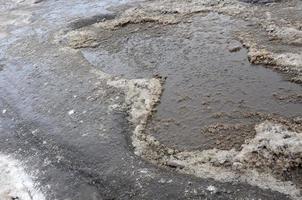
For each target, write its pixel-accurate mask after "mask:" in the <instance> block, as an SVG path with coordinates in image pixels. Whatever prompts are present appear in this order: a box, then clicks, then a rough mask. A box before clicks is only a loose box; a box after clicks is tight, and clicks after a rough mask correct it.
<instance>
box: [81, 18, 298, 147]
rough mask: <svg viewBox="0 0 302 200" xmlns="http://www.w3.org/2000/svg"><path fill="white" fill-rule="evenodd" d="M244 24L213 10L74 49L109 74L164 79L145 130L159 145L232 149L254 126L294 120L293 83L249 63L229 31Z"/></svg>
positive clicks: (125, 31)
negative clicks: (97, 47)
mask: <svg viewBox="0 0 302 200" xmlns="http://www.w3.org/2000/svg"><path fill="white" fill-rule="evenodd" d="M244 26H245V22H243V21H238V20H233V19H231V18H230V17H227V16H225V15H219V14H214V13H211V14H207V15H199V16H195V17H194V18H193V19H186V20H185V21H184V22H183V23H180V24H177V25H169V26H168V27H165V26H159V25H156V24H154V23H145V24H143V25H142V24H138V25H129V26H127V27H124V28H121V29H119V30H116V31H113V32H112V33H111V35H110V36H106V33H105V34H104V35H103V37H104V38H105V39H104V41H102V43H101V44H100V48H99V49H97V50H96V49H85V50H82V51H83V54H84V56H85V57H86V58H87V60H89V61H90V62H91V63H92V64H93V65H95V66H96V67H98V68H100V69H101V70H102V71H105V72H106V73H109V74H113V75H118V76H123V77H126V78H142V77H151V76H153V75H154V74H160V75H161V76H164V77H167V79H166V82H165V86H164V92H163V94H162V97H161V102H160V104H159V105H158V109H157V112H156V113H155V114H154V116H153V118H152V120H151V121H149V124H148V127H147V128H148V130H147V131H148V134H151V135H154V136H155V137H156V138H157V139H158V140H159V141H161V142H162V143H163V144H165V145H167V146H171V147H176V148H178V149H185V150H192V149H199V150H205V149H212V148H218V149H232V148H236V149H240V148H241V145H242V144H243V143H244V142H245V140H249V139H252V138H253V137H254V136H255V133H256V132H255V129H254V127H255V124H257V123H259V122H262V121H263V120H265V119H273V120H277V121H280V118H285V119H289V120H291V119H294V118H295V117H298V116H299V115H300V114H301V94H302V89H301V86H300V85H297V84H293V83H290V82H288V81H286V80H285V77H284V76H282V75H280V74H278V73H276V72H274V71H273V70H270V69H266V68H264V67H262V66H253V65H251V64H250V63H249V61H248V59H247V51H246V50H245V49H244V48H242V46H241V44H240V43H239V42H238V41H236V40H235V38H234V35H233V33H234V32H235V31H239V30H240V29H242V28H243V27H244ZM107 34H108V33H107ZM291 97H293V98H291Z"/></svg>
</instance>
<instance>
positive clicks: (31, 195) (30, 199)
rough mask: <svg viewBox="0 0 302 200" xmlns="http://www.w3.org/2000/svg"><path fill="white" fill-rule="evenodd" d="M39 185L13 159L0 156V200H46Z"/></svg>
mask: <svg viewBox="0 0 302 200" xmlns="http://www.w3.org/2000/svg"><path fill="white" fill-rule="evenodd" d="M36 187H37V185H36V184H35V183H34V181H33V180H32V179H31V177H30V176H29V175H28V174H26V172H25V171H24V169H23V168H22V165H21V164H20V163H19V162H18V161H16V160H14V159H13V158H11V157H9V156H6V155H2V154H0V199H1V200H44V199H45V198H44V196H43V194H42V193H41V192H40V191H39V190H37V188H36Z"/></svg>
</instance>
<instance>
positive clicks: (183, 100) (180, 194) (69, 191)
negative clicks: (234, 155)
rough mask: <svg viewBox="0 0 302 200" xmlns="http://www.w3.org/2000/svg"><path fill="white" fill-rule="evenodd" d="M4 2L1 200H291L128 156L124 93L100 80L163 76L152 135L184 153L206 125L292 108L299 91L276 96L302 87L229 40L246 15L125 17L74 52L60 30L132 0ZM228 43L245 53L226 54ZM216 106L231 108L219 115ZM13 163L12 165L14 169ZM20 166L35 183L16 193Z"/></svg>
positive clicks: (289, 114)
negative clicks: (167, 21) (131, 20)
mask: <svg viewBox="0 0 302 200" xmlns="http://www.w3.org/2000/svg"><path fill="white" fill-rule="evenodd" d="M0 3H1V5H0V10H1V15H0V26H1V31H0V94H1V96H0V111H1V113H0V137H1V139H0V141H1V143H0V152H1V157H0V158H3V159H0V167H1V169H2V168H4V169H5V170H7V173H4V174H1V173H0V182H1V183H3V184H5V185H6V186H7V188H5V189H2V190H1V189H0V199H1V200H2V199H16V198H17V199H21V200H23V199H24V200H27V199H35V200H36V199H43V198H45V199H64V200H65V199H66V200H67V199H68V200H69V199H70V200H74V199H75V200H76V199H79V200H80V199H81V200H82V199H87V200H88V199H91V200H95V199H288V198H289V197H288V196H286V195H284V194H281V193H279V192H277V191H272V190H269V189H260V188H259V187H256V186H251V185H249V184H247V183H244V182H233V183H229V182H226V183H223V182H219V181H215V180H213V179H210V178H206V179H205V178H197V177H195V176H193V175H185V174H182V173H178V172H177V171H175V169H174V168H167V167H164V166H158V165H156V164H151V163H150V162H148V160H145V159H142V157H141V156H138V155H135V153H134V151H133V148H134V147H133V144H132V138H131V136H132V134H133V129H134V124H131V123H129V113H128V110H127V108H125V107H124V104H125V101H126V100H127V94H126V92H125V91H124V90H123V89H120V88H118V87H114V86H112V85H110V84H107V83H108V80H112V79H121V78H127V79H133V78H144V79H145V78H147V79H150V78H152V77H153V76H154V75H158V74H159V75H160V76H163V77H167V79H166V81H165V83H164V91H163V93H162V97H161V102H160V103H159V105H158V107H157V112H156V113H154V116H153V118H152V120H151V122H150V123H149V125H150V126H151V127H152V128H151V127H149V128H148V131H147V132H149V131H150V134H153V135H154V136H155V137H156V138H158V140H159V141H160V142H162V143H163V144H164V145H167V146H175V147H177V148H180V149H181V148H184V149H187V150H192V149H199V150H204V149H211V148H213V147H216V146H215V144H212V143H211V142H210V141H208V140H205V139H207V137H208V136H207V137H205V136H203V135H202V134H200V131H201V130H200V129H202V128H203V127H204V126H207V125H211V124H212V123H218V122H221V123H237V124H238V123H239V124H245V123H247V124H251V125H252V126H253V127H254V125H255V123H256V122H258V121H259V119H255V120H254V119H253V120H251V119H243V118H242V113H243V112H264V113H266V112H267V113H276V115H278V116H279V115H281V116H284V117H285V118H293V117H296V116H299V114H300V113H301V102H299V97H297V98H295V97H294V101H286V98H285V100H283V101H282V98H281V100H280V98H279V100H278V98H277V99H276V98H275V96H277V97H280V96H286V95H292V94H301V86H300V85H298V84H294V83H290V82H288V81H286V80H285V78H284V77H283V76H282V75H280V74H278V73H277V72H275V71H273V70H271V69H265V68H262V66H254V65H251V64H249V63H248V60H247V56H246V53H247V52H246V50H245V49H243V47H242V45H241V43H239V42H238V41H237V40H235V38H234V37H233V35H232V33H233V31H236V30H234V29H238V30H239V29H240V27H241V26H242V27H244V26H245V22H242V21H237V20H233V19H231V18H230V17H227V16H224V15H219V14H216V13H212V14H209V15H204V14H201V15H198V16H196V18H194V17H193V18H192V19H190V20H193V23H192V22H191V23H180V24H176V25H171V26H163V27H161V26H159V27H156V28H154V24H152V23H151V24H148V23H147V25H146V24H143V25H139V24H138V25H137V24H133V25H131V24H130V25H129V26H126V27H125V28H124V29H119V30H117V31H116V32H110V31H109V32H108V31H107V32H106V30H105V31H104V32H103V35H101V36H100V37H101V38H105V37H106V36H107V35H106V34H109V35H111V38H110V37H109V39H107V40H104V41H103V42H102V43H101V44H99V43H98V45H97V46H98V47H97V48H89V45H88V46H87V47H88V48H84V49H80V50H77V49H74V48H71V47H69V46H68V45H66V44H65V43H64V40H61V39H62V35H63V36H64V35H65V34H67V33H68V32H70V31H73V29H81V28H84V29H85V28H87V27H85V26H89V25H92V24H94V23H99V22H101V21H106V19H105V20H103V19H102V18H103V17H102V16H115V15H119V12H121V11H122V10H123V9H125V4H126V5H127V6H136V3H134V2H133V3H131V2H126V1H92V0H89V1H88V0H87V1H76V0H73V1H63V0H60V1H52V0H45V1H41V2H34V1H20V2H18V1H3V2H2V1H1V2H0ZM123 5H124V6H123ZM109 8H110V9H109ZM83 18H84V19H85V20H84V21H81V19H83ZM104 18H107V17H104ZM109 18H111V17H109ZM108 20H110V19H108ZM79 22H81V23H83V25H82V24H81V23H79ZM79 24H80V25H79ZM226 24H227V26H225V25H226ZM82 26H83V27H82ZM221 26H225V28H224V29H221ZM140 29H141V30H140ZM92 30H94V28H92ZM119 31H120V32H119ZM131 31H134V33H133V34H131V35H130V36H129V33H132V32H131ZM101 33H102V31H101ZM127 34H128V35H127ZM125 35H126V36H127V37H125ZM63 38H64V37H63ZM184 38H185V39H184ZM84 39H85V40H87V37H86V38H85V37H84ZM88 40H89V41H91V40H94V39H93V38H92V39H91V38H89V37H88ZM88 43H89V42H88ZM89 44H90V43H89ZM232 45H235V47H238V46H239V47H240V49H239V50H238V51H237V50H236V52H230V48H231V49H234V46H232ZM230 46H231V47H230ZM231 51H233V50H231ZM217 76H219V78H217ZM205 94H206V95H205ZM274 94H275V95H274ZM221 97H223V98H221ZM209 107H210V108H209ZM233 111H234V113H233ZM217 112H223V113H227V115H226V117H224V115H223V114H222V119H220V118H219V119H217V118H214V117H213V116H212V115H213V114H215V113H216V114H217ZM238 113H239V114H238ZM229 115H231V116H234V117H227V116H229ZM162 121H167V123H166V125H162V124H163V123H162ZM174 122H175V123H178V124H179V125H175V124H174ZM157 126H159V127H157ZM154 128H157V129H158V130H153V129H154ZM179 130H181V131H179ZM240 130H242V129H239V131H240ZM251 132H252V133H251V135H247V136H245V137H242V135H241V134H240V133H242V132H240V133H238V134H239V136H238V137H237V138H236V139H238V141H239V144H233V145H234V146H232V145H229V146H228V145H227V146H222V147H221V149H230V148H231V147H236V148H239V147H240V145H241V144H242V143H243V142H244V139H246V137H250V138H252V137H253V136H254V135H255V133H254V132H253V131H251ZM209 138H211V137H209ZM220 139H221V138H220ZM223 139H224V136H222V140H223ZM218 147H219V146H218ZM2 155H3V156H2ZM6 156H10V157H9V158H7V157H6ZM15 162H16V164H15ZM12 163H13V164H12ZM8 164H11V165H12V166H16V170H11V171H10V169H8V168H9V167H8V166H10V165H8ZM11 169H14V168H13V167H11ZM17 169H18V170H17ZM21 174H25V175H24V177H26V180H30V181H28V182H33V183H34V184H25V186H24V188H21V189H20V188H18V187H16V186H14V184H15V185H16V184H17V183H18V182H17V181H15V179H13V178H11V180H12V181H11V183H7V182H4V181H3V180H4V179H6V180H7V178H6V177H9V176H11V177H14V178H16V177H20V179H19V181H21V182H22V181H23V179H22V178H21ZM16 180H18V178H17V179H16ZM14 181H15V182H14ZM23 182H24V181H23ZM10 185H12V186H10ZM1 195H2V196H1Z"/></svg>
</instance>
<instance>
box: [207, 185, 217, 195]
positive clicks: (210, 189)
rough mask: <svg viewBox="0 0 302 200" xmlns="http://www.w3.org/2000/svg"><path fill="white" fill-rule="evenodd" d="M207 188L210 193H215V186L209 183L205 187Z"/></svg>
mask: <svg viewBox="0 0 302 200" xmlns="http://www.w3.org/2000/svg"><path fill="white" fill-rule="evenodd" d="M207 190H208V191H209V192H211V193H214V194H215V193H217V188H216V187H215V186H213V185H210V186H209V187H207Z"/></svg>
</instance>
